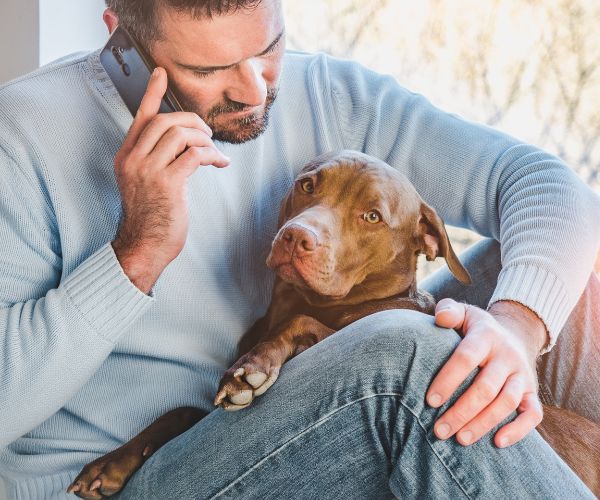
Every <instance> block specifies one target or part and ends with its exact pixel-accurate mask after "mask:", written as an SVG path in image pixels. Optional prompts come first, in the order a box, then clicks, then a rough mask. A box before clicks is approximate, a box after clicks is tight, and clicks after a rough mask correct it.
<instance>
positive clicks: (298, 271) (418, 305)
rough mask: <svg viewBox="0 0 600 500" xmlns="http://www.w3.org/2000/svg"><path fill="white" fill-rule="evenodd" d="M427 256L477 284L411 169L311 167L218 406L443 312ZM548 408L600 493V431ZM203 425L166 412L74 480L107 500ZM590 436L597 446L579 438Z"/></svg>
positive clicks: (286, 212)
mask: <svg viewBox="0 0 600 500" xmlns="http://www.w3.org/2000/svg"><path fill="white" fill-rule="evenodd" d="M421 253H423V254H425V255H426V257H427V259H428V260H434V259H435V258H436V257H438V256H441V257H443V258H445V259H446V262H447V264H448V267H449V269H450V271H451V272H452V273H453V274H454V275H455V276H456V278H457V279H458V280H460V281H461V282H463V283H466V284H468V283H470V277H469V274H468V272H467V271H466V270H465V269H464V267H463V266H462V264H461V263H460V261H459V260H458V258H457V257H456V255H455V253H454V251H453V249H452V246H451V245H450V241H449V239H448V236H447V233H446V230H445V228H444V224H443V222H442V221H441V219H440V218H439V216H438V215H437V214H436V212H435V210H433V209H432V208H431V207H429V206H428V205H427V204H426V203H425V202H424V201H423V200H422V199H421V198H420V196H419V195H418V194H417V192H416V191H415V189H414V188H413V186H412V184H411V183H410V182H409V181H408V179H406V177H404V176H403V175H402V174H400V173H399V172H397V171H396V170H394V169H393V168H391V167H390V166H388V165H386V164H385V163H383V162H381V161H379V160H377V159H374V158H372V157H369V156H367V155H364V154H362V153H357V152H353V151H342V152H340V153H336V154H331V153H330V154H328V155H323V156H321V157H319V158H317V159H316V160H314V161H313V162H311V163H309V164H308V165H307V166H306V167H305V168H304V169H303V170H302V171H301V172H300V174H299V175H298V178H297V179H296V181H295V183H294V186H293V188H292V189H291V190H290V191H289V192H288V194H287V196H286V198H285V199H284V200H283V203H282V207H281V212H280V216H279V221H278V233H277V236H276V237H275V239H274V241H273V245H272V250H271V253H270V255H269V257H268V259H267V264H268V265H269V267H271V268H273V269H274V270H276V272H277V274H278V277H277V278H276V281H275V285H274V289H273V296H272V301H271V304H270V307H269V309H268V311H267V314H266V315H265V316H264V317H262V318H260V319H259V320H258V321H257V322H256V323H255V324H254V325H253V326H252V328H250V329H249V330H248V332H247V333H246V334H245V335H244V337H243V338H242V340H241V342H240V345H239V356H240V357H239V359H238V360H237V361H236V363H234V365H233V366H232V367H230V368H229V369H228V370H227V371H226V372H225V374H224V376H223V378H222V379H221V382H220V385H219V390H218V392H217V395H216V397H215V405H219V406H222V407H223V408H225V409H226V410H239V409H242V408H245V407H247V406H249V405H250V404H251V403H252V400H253V399H254V398H255V397H257V396H260V395H261V394H263V393H264V392H265V391H266V390H268V388H269V387H270V386H271V385H272V384H273V383H274V382H275V381H276V379H277V377H278V375H279V370H280V368H281V366H282V365H283V364H284V363H285V362H286V361H287V360H288V359H290V358H292V357H294V356H296V355H297V354H299V353H300V352H302V351H304V350H306V349H308V348H309V347H310V346H312V345H314V344H316V343H317V342H319V341H321V340H323V339H324V338H326V337H327V336H329V335H331V334H333V333H335V332H336V331H338V330H340V329H342V328H343V327H345V326H347V325H348V324H350V323H352V322H354V321H356V320H358V319H360V318H362V317H364V316H367V315H370V314H373V313H376V312H379V311H383V310H388V309H413V310H416V311H420V312H423V313H425V314H431V315H433V314H434V310H435V301H434V299H433V297H432V296H431V295H430V294H428V293H427V292H424V291H420V290H418V288H417V286H416V279H415V276H416V269H417V258H418V255H419V254H421ZM546 412H547V413H546V416H547V418H546V419H545V420H544V421H543V422H542V424H541V425H540V427H538V429H539V430H540V432H541V433H542V435H543V436H544V437H546V439H547V440H548V441H549V443H550V444H551V445H552V446H553V447H554V449H555V450H556V451H557V452H558V453H559V455H560V456H561V457H562V458H563V459H564V460H565V461H566V462H567V463H568V464H569V465H570V466H571V467H572V468H573V469H574V470H575V472H577V473H578V474H579V476H580V477H581V478H582V479H583V480H584V481H586V483H587V484H588V486H589V487H590V488H591V489H592V490H593V491H595V493H596V494H599V493H600V478H599V477H598V470H600V467H599V465H600V456H598V452H597V451H596V450H598V449H599V448H600V427H599V426H597V425H596V424H594V423H592V422H590V421H588V420H586V419H583V418H582V417H579V416H577V415H574V414H572V413H571V412H565V411H563V410H559V409H556V408H551V409H549V410H546ZM200 418H201V415H200V413H199V412H198V411H197V410H194V409H191V408H182V409H177V410H173V411H172V412H170V413H169V414H167V415H164V416H163V417H161V419H159V420H158V421H157V422H155V423H154V424H152V425H151V426H150V427H148V428H147V429H145V430H144V431H142V432H141V433H140V434H139V435H138V436H136V437H135V438H134V439H132V440H131V441H130V442H128V443H126V444H125V445H124V446H123V447H121V448H119V449H118V450H115V451H114V452H112V453H111V454H109V455H106V456H105V457H101V458H100V459H98V460H96V461H94V462H92V463H91V464H88V465H87V466H86V467H85V468H84V469H83V471H82V473H81V474H80V475H79V477H78V478H77V479H76V481H74V483H73V484H74V485H75V484H76V483H77V482H78V481H79V483H80V486H81V487H80V491H79V492H77V494H78V495H79V496H81V497H82V498H91V499H96V498H101V495H100V494H99V493H98V489H96V490H95V491H90V490H89V488H90V485H92V487H94V486H93V485H95V486H96V488H99V490H100V491H102V493H103V494H104V495H105V496H108V495H110V494H112V493H114V492H116V491H119V490H120V489H121V488H122V486H123V485H124V484H125V482H126V481H127V480H128V479H129V477H131V475H132V474H133V473H134V472H135V470H137V469H138V468H139V467H141V465H142V464H143V462H144V461H145V460H146V458H147V457H148V456H149V455H150V454H151V453H153V452H154V451H155V450H156V449H158V448H160V446H162V444H164V443H165V442H167V441H168V440H170V439H172V438H173V437H175V436H176V435H178V434H180V433H181V432H184V431H185V430H187V428H189V427H191V426H192V425H193V424H194V423H195V422H196V421H198V420H199V419H200ZM169 421H171V422H172V424H171V425H169V424H168V422H169ZM575 423H576V426H573V427H570V425H574V424H575ZM581 433H585V434H586V439H583V440H582V439H576V438H575V437H574V436H576V435H577V434H581ZM108 468H110V469H111V471H112V473H111V474H108V473H107V472H106V470H107V469H108ZM101 471H104V474H103V476H102V480H98V479H97V477H98V475H99V474H100V472H101Z"/></svg>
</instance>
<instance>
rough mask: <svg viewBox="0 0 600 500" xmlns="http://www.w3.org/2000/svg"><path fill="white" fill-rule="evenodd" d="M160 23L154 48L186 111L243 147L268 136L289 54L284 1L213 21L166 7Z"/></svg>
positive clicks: (265, 1)
mask: <svg viewBox="0 0 600 500" xmlns="http://www.w3.org/2000/svg"><path fill="white" fill-rule="evenodd" d="M158 22H159V26H160V30H161V33H162V37H161V38H162V40H160V41H157V42H155V43H153V44H152V46H151V47H148V50H149V52H150V55H151V56H152V58H153V59H154V61H155V62H156V64H157V65H158V66H161V67H163V68H165V69H166V71H167V74H168V75H169V85H170V86H171V88H172V89H173V90H174V91H175V93H176V95H177V97H178V99H179V100H180V102H181V105H182V107H183V109H184V110H185V111H193V112H195V113H197V114H198V115H199V116H200V117H201V118H202V119H203V120H204V121H205V122H206V123H207V124H208V126H209V127H210V128H211V129H212V131H213V139H214V140H219V141H225V142H231V143H241V142H245V141H249V140H251V139H254V138H256V137H258V136H259V135H260V134H261V133H262V132H264V130H265V129H266V127H267V123H268V112H269V108H270V107H271V105H272V104H273V101H274V100H275V97H276V95H277V84H278V80H279V75H280V73H281V63H282V58H283V53H284V50H285V34H284V22H283V13H282V10H281V2H280V0H263V1H262V2H261V3H260V4H259V5H258V7H256V8H254V9H251V10H243V9H240V10H238V11H237V12H235V13H233V14H228V15H222V16H215V17H213V18H212V19H193V18H192V17H191V16H190V15H189V14H187V13H178V12H176V11H174V10H173V9H171V8H169V7H163V8H161V9H159V12H158Z"/></svg>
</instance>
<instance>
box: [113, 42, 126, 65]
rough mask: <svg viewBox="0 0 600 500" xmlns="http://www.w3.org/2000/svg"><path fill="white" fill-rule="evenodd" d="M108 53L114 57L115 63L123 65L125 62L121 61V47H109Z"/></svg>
mask: <svg viewBox="0 0 600 500" xmlns="http://www.w3.org/2000/svg"><path fill="white" fill-rule="evenodd" d="M110 51H111V52H112V54H113V56H114V57H115V59H116V60H117V62H118V63H119V64H121V65H122V64H123V63H124V62H125V61H123V56H122V55H121V52H122V51H123V49H121V47H114V46H113V47H111V49H110Z"/></svg>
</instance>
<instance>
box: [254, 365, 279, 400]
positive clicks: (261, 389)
mask: <svg viewBox="0 0 600 500" xmlns="http://www.w3.org/2000/svg"><path fill="white" fill-rule="evenodd" d="M278 377H279V369H274V370H273V371H271V374H270V375H269V378H268V379H267V380H266V381H265V383H264V384H263V385H261V386H260V387H259V388H258V389H256V390H255V391H254V395H255V396H260V395H261V394H264V393H265V392H267V389H268V388H269V387H271V386H272V385H273V384H274V383H275V381H276V380H277V378H278Z"/></svg>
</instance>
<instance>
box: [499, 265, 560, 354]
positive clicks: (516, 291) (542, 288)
mask: <svg viewBox="0 0 600 500" xmlns="http://www.w3.org/2000/svg"><path fill="white" fill-rule="evenodd" d="M499 300H513V301H515V302H519V303H521V304H523V305H524V306H527V307H528V308H529V309H531V310H532V311H533V312H535V313H536V314H537V315H538V316H539V317H540V319H541V320H542V321H543V322H544V323H545V325H546V328H547V329H548V333H549V334H550V341H549V343H548V345H547V346H546V347H544V348H543V349H542V351H541V352H540V354H544V353H546V352H548V351H549V350H550V349H552V348H553V347H554V344H555V343H556V339H557V338H558V334H559V332H560V331H561V330H562V327H563V326H564V324H565V323H566V321H567V318H568V316H569V312H570V311H569V310H568V309H567V305H568V294H567V290H566V288H565V285H564V283H563V282H562V281H561V280H560V279H559V278H558V277H557V276H556V275H554V274H552V273H550V272H548V271H546V270H544V269H541V268H539V267H536V266H532V265H530V264H518V265H514V266H508V267H505V268H503V269H502V271H501V272H500V275H499V276H498V284H497V286H496V289H495V291H494V294H493V295H492V298H491V299H490V302H489V304H488V308H489V306H491V305H492V304H493V303H494V302H498V301H499Z"/></svg>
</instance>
